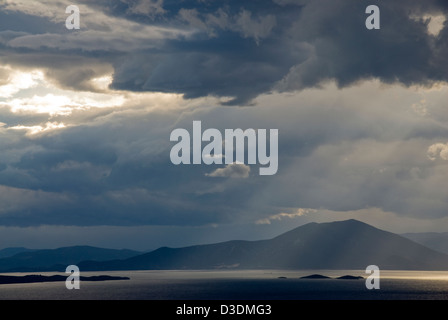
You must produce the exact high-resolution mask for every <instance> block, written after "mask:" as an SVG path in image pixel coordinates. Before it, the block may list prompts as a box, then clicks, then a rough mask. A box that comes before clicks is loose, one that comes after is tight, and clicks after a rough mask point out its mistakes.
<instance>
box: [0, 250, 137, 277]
mask: <svg viewBox="0 0 448 320" xmlns="http://www.w3.org/2000/svg"><path fill="white" fill-rule="evenodd" d="M139 254H141V252H138V251H132V250H126V249H124V250H115V249H104V248H96V247H90V246H73V247H63V248H58V249H43V250H32V251H25V252H19V253H17V254H15V255H13V256H10V257H6V258H2V259H0V272H28V271H55V270H57V271H65V268H66V267H67V266H68V265H71V264H78V263H79V262H80V261H85V260H95V261H104V260H112V259H126V258H130V257H132V256H135V255H139Z"/></svg>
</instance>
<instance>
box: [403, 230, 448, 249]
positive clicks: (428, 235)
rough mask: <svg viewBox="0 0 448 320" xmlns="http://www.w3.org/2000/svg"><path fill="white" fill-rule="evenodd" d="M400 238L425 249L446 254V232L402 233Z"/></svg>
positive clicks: (447, 242)
mask: <svg viewBox="0 0 448 320" xmlns="http://www.w3.org/2000/svg"><path fill="white" fill-rule="evenodd" d="M402 236H403V237H405V238H408V239H410V240H412V241H414V242H417V243H420V244H422V245H424V246H425V247H428V248H431V249H433V250H436V251H439V252H442V253H445V254H448V232H422V233H404V234H402Z"/></svg>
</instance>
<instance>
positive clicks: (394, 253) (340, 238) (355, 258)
mask: <svg viewBox="0 0 448 320" xmlns="http://www.w3.org/2000/svg"><path fill="white" fill-rule="evenodd" d="M14 250H19V251H21V250H22V252H19V253H17V254H14V255H12V256H9V257H6V258H2V259H0V272H3V273H4V272H43V271H62V272H64V271H65V268H66V267H67V266H68V265H71V264H74V265H77V266H78V267H79V268H80V270H81V271H106V270H193V269H196V270H200V269H213V270H226V269H227V270H230V269H293V270H330V269H332V270H335V269H336V270H344V269H345V270H350V269H352V270H364V269H365V268H366V267H367V266H369V265H372V264H373V265H377V266H378V267H379V268H380V269H385V270H387V269H389V270H393V269H395V270H448V255H447V254H443V253H441V252H437V251H435V250H432V249H430V248H428V247H425V246H424V245H422V244H419V243H416V242H414V241H412V240H410V239H407V238H405V237H403V236H400V235H397V234H394V233H391V232H387V231H383V230H380V229H377V228H375V227H372V226H370V225H368V224H365V223H362V222H359V221H357V220H346V221H337V222H329V223H308V224H306V225H303V226H300V227H298V228H295V229H293V230H291V231H289V232H286V233H284V234H281V235H279V236H277V237H275V238H273V239H268V240H259V241H241V240H233V241H227V242H221V243H215V244H205V245H196V246H189V247H183V248H168V247H162V248H159V249H157V250H154V251H151V252H148V253H141V252H136V251H132V250H114V249H102V248H95V247H88V246H76V247H65V248H59V249H48V250H35V251H26V250H25V251H23V248H19V249H14ZM14 250H12V251H14ZM12 253H13V252H11V250H9V252H8V250H6V252H4V254H12Z"/></svg>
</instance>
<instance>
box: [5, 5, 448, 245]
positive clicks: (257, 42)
mask: <svg viewBox="0 0 448 320" xmlns="http://www.w3.org/2000/svg"><path fill="white" fill-rule="evenodd" d="M372 4H374V5H377V6H378V8H379V9H380V29H373V30H368V29H367V28H366V26H365V21H366V19H367V18H368V17H369V14H366V12H365V11H366V7H367V6H368V5H372ZM69 5H76V6H77V7H78V8H79V12H80V28H79V29H67V28H66V19H67V18H68V17H69V16H70V13H66V7H67V6H69ZM447 17H448V3H447V1H445V0H426V1H420V0H394V1H387V2H386V1H376V0H372V1H370V0H369V1H359V0H294V1H293V0H256V1H255V0H239V1H230V0H228V1H226V0H222V1H218V0H184V1H172V0H114V1H106V0H99V1H87V0H76V1H71V0H70V1H68V0H67V1H66V0H42V1H34V0H0V248H3V247H11V246H24V247H28V248H56V247H61V246H69V245H93V246H101V247H107V248H130V249H136V250H150V249H155V248H158V247H160V246H172V247H181V246H186V245H192V244H201V243H212V242H218V241H225V240H231V239H245V240H256V239H266V238H270V237H274V236H276V235H278V234H280V233H282V232H285V231H288V230H290V229H292V228H294V227H297V226H300V225H303V224H305V223H308V222H326V221H335V220H345V219H352V218H353V219H358V220H360V221H364V222H366V223H369V224H372V225H374V226H376V227H379V228H382V229H385V230H388V231H392V232H397V233H404V232H426V231H436V232H446V231H448V188H447V181H448V110H447V101H448V59H446V57H447V56H448V22H447V21H446V19H447ZM193 121H201V123H202V127H203V129H204V130H205V129H207V128H216V129H218V130H220V132H224V131H225V129H237V128H241V129H243V130H245V129H249V128H256V129H266V130H269V129H277V130H278V171H277V172H276V174H274V175H266V176H262V175H259V174H258V167H259V165H258V164H255V165H252V164H250V165H249V164H247V163H246V164H245V163H239V164H227V165H226V164H222V165H217V164H212V165H206V164H201V165H182V164H181V165H174V164H173V163H172V162H171V161H170V150H171V148H172V147H173V145H174V144H175V143H174V142H172V141H170V134H171V132H172V131H173V130H174V129H176V128H184V129H186V130H188V131H191V130H192V125H193Z"/></svg>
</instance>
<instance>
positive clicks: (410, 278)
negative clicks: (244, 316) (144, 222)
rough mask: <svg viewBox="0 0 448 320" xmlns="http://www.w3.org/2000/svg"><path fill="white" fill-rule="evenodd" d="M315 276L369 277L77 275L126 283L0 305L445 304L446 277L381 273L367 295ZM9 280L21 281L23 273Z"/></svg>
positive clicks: (10, 288)
mask: <svg viewBox="0 0 448 320" xmlns="http://www.w3.org/2000/svg"><path fill="white" fill-rule="evenodd" d="M315 273H318V274H322V275H326V276H330V277H338V276H343V275H347V274H349V275H359V276H363V277H367V276H368V275H367V274H365V273H364V270H342V271H340V270H338V271H335V270H331V271H328V270H318V271H316V270H312V271H303V270H300V271H273V270H252V271H108V272H81V275H83V276H91V275H102V274H107V275H115V276H126V277H129V278H130V280H119V281H104V282H88V281H82V282H81V288H80V289H79V290H68V289H66V287H65V282H49V283H30V284H1V285H0V299H2V300H6V299H14V300H17V299H26V300H38V299H43V300H50V299H51V300H53V299H64V300H65V299H75V300H79V299H83V300H91V299H93V300H157V299H160V300H221V299H231V300H233V299H238V300H239V299H244V300H298V299H300V300H309V299H312V300H316V299H317V300H329V299H331V300H333V299H342V300H347V299H349V300H358V299H362V300H365V299H368V300H378V299H380V300H385V299H387V300H389V299H400V300H401V299H405V300H410V299H412V300H415V299H418V300H421V299H443V300H448V271H447V272H432V271H424V272H422V271H381V281H380V289H379V290H367V289H366V286H365V280H336V279H300V277H302V276H306V275H310V274H315ZM40 274H42V275H52V274H58V273H54V272H51V273H40ZM59 274H62V275H67V274H64V273H59ZM8 275H24V273H14V274H10V273H9V274H8ZM279 277H286V279H284V278H279Z"/></svg>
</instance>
